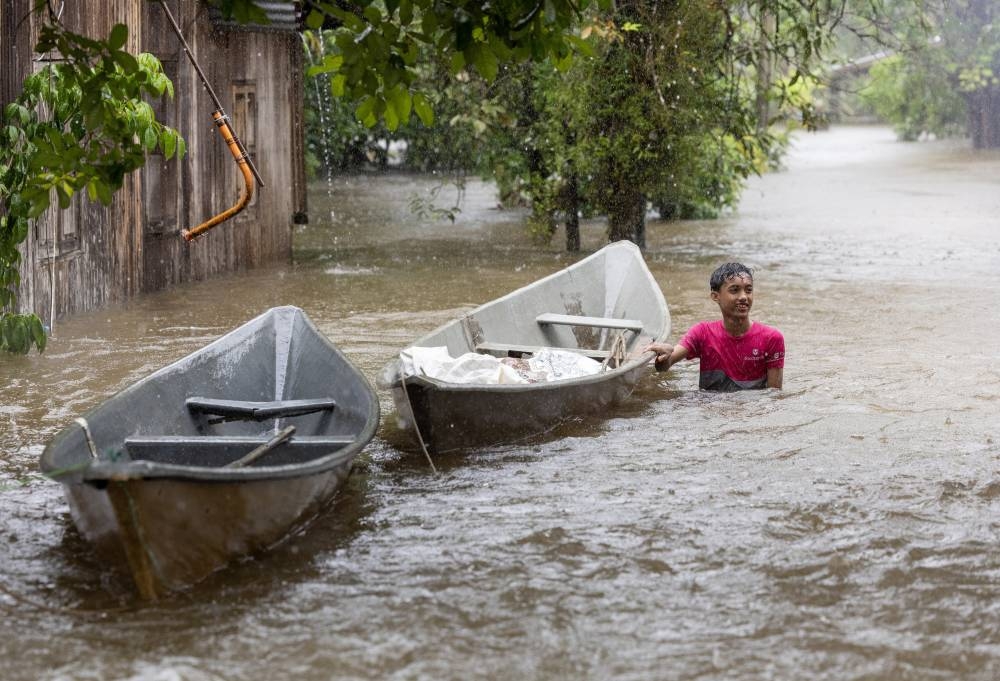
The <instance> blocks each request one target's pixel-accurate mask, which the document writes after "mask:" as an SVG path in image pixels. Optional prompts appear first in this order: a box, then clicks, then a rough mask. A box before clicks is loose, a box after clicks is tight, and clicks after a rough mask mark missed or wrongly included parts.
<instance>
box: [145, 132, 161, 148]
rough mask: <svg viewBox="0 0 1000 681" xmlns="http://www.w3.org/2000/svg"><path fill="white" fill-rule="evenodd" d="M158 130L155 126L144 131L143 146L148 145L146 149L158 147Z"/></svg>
mask: <svg viewBox="0 0 1000 681" xmlns="http://www.w3.org/2000/svg"><path fill="white" fill-rule="evenodd" d="M157 141H158V140H157V138H156V130H154V129H153V128H146V129H145V130H143V132H142V146H144V147H146V151H152V150H153V149H155V148H156V143H157Z"/></svg>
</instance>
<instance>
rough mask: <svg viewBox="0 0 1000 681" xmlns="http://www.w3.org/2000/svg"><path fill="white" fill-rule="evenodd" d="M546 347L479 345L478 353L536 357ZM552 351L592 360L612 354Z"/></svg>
mask: <svg viewBox="0 0 1000 681" xmlns="http://www.w3.org/2000/svg"><path fill="white" fill-rule="evenodd" d="M546 347H549V346H544V345H511V344H508V343H479V344H478V345H477V346H476V352H478V353H480V354H488V355H497V354H499V355H501V356H504V357H513V356H517V357H520V356H521V355H525V354H531V355H534V354H535V353H537V352H538V351H539V350H544V349H545V348H546ZM549 349H551V350H564V351H566V352H576V353H579V354H581V355H584V356H586V357H590V358H591V359H596V360H604V359H606V358H607V357H608V355H609V354H611V353H610V352H608V351H607V350H588V349H587V348H552V347H549Z"/></svg>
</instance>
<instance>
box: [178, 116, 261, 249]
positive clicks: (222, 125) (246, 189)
mask: <svg viewBox="0 0 1000 681" xmlns="http://www.w3.org/2000/svg"><path fill="white" fill-rule="evenodd" d="M212 118H213V119H214V120H215V125H216V126H217V127H218V128H219V134H220V135H222V139H223V140H225V142H226V146H228V147H229V151H230V152H231V153H232V155H233V158H235V159H236V163H237V165H238V166H239V168H240V171H241V172H242V173H243V192H242V193H241V194H240V198H239V200H238V201H237V202H236V205H234V206H233V207H232V208H229V209H228V210H226V211H223V212H222V213H219V214H218V215H216V216H215V217H212V218H209V219H208V220H206V221H205V222H203V223H201V224H200V225H198V226H197V227H192V228H191V229H182V230H181V236H182V237H184V240H185V241H189V242H190V241H192V240H194V239H195V238H196V237H198V236H200V235H202V234H204V233H205V232H207V231H208V230H210V229H212V228H213V227H215V226H216V225H218V224H219V223H222V222H225V221H226V220H228V219H229V218H231V217H233V216H234V215H236V214H237V213H239V212H240V211H241V210H243V209H244V208H246V207H247V204H249V203H250V199H252V198H253V186H254V185H253V180H254V178H253V175H251V174H250V168H249V165H250V164H249V159H248V158H247V156H246V154H244V153H243V152H242V151H241V149H240V146H241V145H240V144H239V140H238V139H237V138H236V135H234V134H233V130H232V128H230V127H229V116H227V115H226V114H225V112H223V111H222V109H218V110H216V111H213V112H212Z"/></svg>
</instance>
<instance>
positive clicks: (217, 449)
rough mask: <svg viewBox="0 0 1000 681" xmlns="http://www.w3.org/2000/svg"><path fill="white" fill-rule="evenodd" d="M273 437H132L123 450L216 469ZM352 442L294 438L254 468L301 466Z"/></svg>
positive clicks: (137, 455)
mask: <svg viewBox="0 0 1000 681" xmlns="http://www.w3.org/2000/svg"><path fill="white" fill-rule="evenodd" d="M273 435H274V434H273V433H266V434H263V435H257V436H253V435H133V436H132V437H129V438H126V439H125V451H126V452H128V455H129V457H131V458H132V460H143V461H156V462H159V463H171V464H177V465H180V466H208V467H212V468H217V467H222V466H225V465H226V464H227V463H230V462H232V461H235V460H236V459H239V458H240V457H242V456H245V455H246V454H248V453H249V452H251V451H252V450H254V449H256V448H257V447H259V446H260V445H262V444H264V443H265V442H267V441H268V440H270V439H271V437H273ZM352 442H354V437H353V436H350V435H297V436H295V437H293V438H292V439H290V440H288V441H287V442H285V443H283V444H280V445H278V446H277V447H275V448H274V450H273V451H271V452H268V453H267V454H265V455H264V456H263V457H262V458H261V459H260V463H259V464H258V465H264V466H282V465H288V464H296V463H303V462H305V461H310V460H312V459H318V458H319V457H321V456H325V455H327V454H330V453H332V452H335V451H337V450H339V449H342V448H343V447H345V446H347V445H349V444H351V443H352Z"/></svg>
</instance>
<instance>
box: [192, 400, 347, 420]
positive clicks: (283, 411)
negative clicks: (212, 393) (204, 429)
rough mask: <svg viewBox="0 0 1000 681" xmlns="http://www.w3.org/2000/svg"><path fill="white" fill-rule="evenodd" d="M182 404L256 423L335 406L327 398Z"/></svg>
mask: <svg viewBox="0 0 1000 681" xmlns="http://www.w3.org/2000/svg"><path fill="white" fill-rule="evenodd" d="M184 403H185V405H187V408H188V409H189V410H190V411H193V412H199V413H202V414H212V415H215V416H229V417H235V418H241V417H242V418H248V419H254V420H258V421H259V420H263V419H273V418H278V417H282V416H302V415H304V414H312V413H314V412H317V411H329V410H331V409H334V408H336V406H337V403H336V402H335V401H334V400H333V399H331V398H329V397H321V398H318V399H308V400H275V401H272V402H249V401H246V400H222V399H217V398H213V397H189V398H187V399H186V400H185V401H184Z"/></svg>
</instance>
